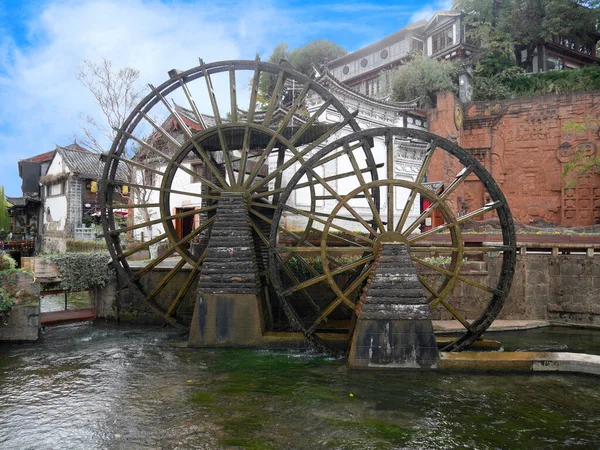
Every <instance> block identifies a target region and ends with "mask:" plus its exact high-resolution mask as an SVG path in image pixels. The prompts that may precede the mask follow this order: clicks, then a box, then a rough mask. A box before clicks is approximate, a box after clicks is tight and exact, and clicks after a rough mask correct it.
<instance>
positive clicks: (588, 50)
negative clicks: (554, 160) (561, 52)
mask: <svg viewBox="0 0 600 450" xmlns="http://www.w3.org/2000/svg"><path fill="white" fill-rule="evenodd" d="M593 48H594V47H593V46H592V44H579V53H583V54H584V55H588V56H592V53H593Z"/></svg>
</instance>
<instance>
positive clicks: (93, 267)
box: [45, 252, 114, 291]
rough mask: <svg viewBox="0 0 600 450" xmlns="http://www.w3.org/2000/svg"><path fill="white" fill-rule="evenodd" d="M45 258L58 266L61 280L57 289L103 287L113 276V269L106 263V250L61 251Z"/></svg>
mask: <svg viewBox="0 0 600 450" xmlns="http://www.w3.org/2000/svg"><path fill="white" fill-rule="evenodd" d="M45 258H47V259H49V260H51V261H53V262H54V263H56V265H57V266H58V271H59V274H60V277H61V278H62V281H61V282H60V284H59V286H58V289H63V290H65V291H85V290H88V289H92V288H96V287H104V286H106V284H107V283H108V282H109V281H110V280H111V279H112V278H113V277H114V269H113V268H112V267H110V266H109V265H108V263H109V262H110V256H109V254H108V252H89V253H73V252H70V253H61V254H56V255H47V256H45Z"/></svg>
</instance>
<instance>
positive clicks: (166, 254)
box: [132, 247, 176, 281]
mask: <svg viewBox="0 0 600 450" xmlns="http://www.w3.org/2000/svg"><path fill="white" fill-rule="evenodd" d="M175 250H176V248H175V247H169V248H167V250H166V251H165V252H164V253H163V254H162V255H160V256H158V257H157V258H156V259H153V260H152V261H150V263H149V264H146V265H145V266H144V267H142V268H141V269H139V270H138V271H137V272H136V273H135V275H133V277H132V280H133V281H137V280H139V279H140V278H142V277H143V276H144V275H146V274H147V273H149V272H150V271H151V270H152V269H154V268H155V267H156V266H158V265H159V264H160V263H161V262H163V261H164V260H165V259H167V258H168V257H169V256H171V255H172V254H173V253H175Z"/></svg>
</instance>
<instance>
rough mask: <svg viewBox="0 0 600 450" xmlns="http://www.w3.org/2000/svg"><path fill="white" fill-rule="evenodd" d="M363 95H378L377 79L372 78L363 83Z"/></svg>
mask: <svg viewBox="0 0 600 450" xmlns="http://www.w3.org/2000/svg"><path fill="white" fill-rule="evenodd" d="M365 89H366V92H365V94H366V95H368V96H371V97H375V96H376V95H377V94H378V93H379V77H375V78H372V79H370V80H367V81H366V82H365Z"/></svg>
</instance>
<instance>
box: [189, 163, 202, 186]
mask: <svg viewBox="0 0 600 450" xmlns="http://www.w3.org/2000/svg"><path fill="white" fill-rule="evenodd" d="M192 172H194V173H195V174H196V175H200V176H202V175H203V174H202V172H203V171H202V163H192ZM190 176H191V175H190ZM191 178H192V183H200V180H199V179H198V178H197V177H194V176H191Z"/></svg>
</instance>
